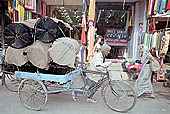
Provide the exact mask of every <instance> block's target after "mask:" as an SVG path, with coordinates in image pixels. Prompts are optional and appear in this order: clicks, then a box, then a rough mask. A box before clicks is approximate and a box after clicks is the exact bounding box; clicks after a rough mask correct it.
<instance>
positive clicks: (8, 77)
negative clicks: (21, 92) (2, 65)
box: [2, 72, 21, 92]
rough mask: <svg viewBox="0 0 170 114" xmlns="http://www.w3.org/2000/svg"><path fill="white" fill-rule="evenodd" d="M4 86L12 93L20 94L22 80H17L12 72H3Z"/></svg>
mask: <svg viewBox="0 0 170 114" xmlns="http://www.w3.org/2000/svg"><path fill="white" fill-rule="evenodd" d="M2 77H3V84H4V85H5V87H6V88H7V89H8V90H9V91H12V92H18V86H19V83H20V82H21V79H15V78H14V73H12V72H3V76H2Z"/></svg>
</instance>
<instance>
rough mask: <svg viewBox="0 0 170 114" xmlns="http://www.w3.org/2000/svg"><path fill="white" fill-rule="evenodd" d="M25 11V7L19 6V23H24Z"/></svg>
mask: <svg viewBox="0 0 170 114" xmlns="http://www.w3.org/2000/svg"><path fill="white" fill-rule="evenodd" d="M24 12H25V9H24V7H23V6H21V5H19V21H24Z"/></svg>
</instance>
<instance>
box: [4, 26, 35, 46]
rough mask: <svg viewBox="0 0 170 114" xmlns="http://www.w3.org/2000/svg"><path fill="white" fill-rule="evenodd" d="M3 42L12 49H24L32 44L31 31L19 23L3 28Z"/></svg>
mask: <svg viewBox="0 0 170 114" xmlns="http://www.w3.org/2000/svg"><path fill="white" fill-rule="evenodd" d="M4 34H5V42H6V43H7V44H8V45H9V46H11V47H13V48H17V49H19V48H24V47H26V46H28V45H31V44H32V43H33V42H34V39H33V37H32V33H31V30H30V28H29V27H28V26H26V25H24V24H21V23H12V24H9V25H8V26H7V27H6V28H5V32H4Z"/></svg>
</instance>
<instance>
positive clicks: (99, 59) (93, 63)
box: [72, 43, 111, 103]
mask: <svg viewBox="0 0 170 114" xmlns="http://www.w3.org/2000/svg"><path fill="white" fill-rule="evenodd" d="M110 49H111V47H110V46H109V45H107V44H106V43H105V44H103V45H102V47H101V51H100V52H96V53H95V54H94V57H93V58H92V59H91V60H90V61H89V65H88V67H87V69H88V70H92V71H97V70H100V71H103V70H104V69H103V68H102V67H97V66H104V67H106V66H108V65H110V64H111V62H105V57H106V56H107V55H108V54H109V53H110ZM83 75H84V76H85V79H86V84H85V87H84V88H87V87H88V88H92V87H93V86H95V84H96V82H97V81H98V80H99V79H101V77H100V76H97V75H96V74H92V73H89V74H86V73H85V72H83ZM95 92H96V88H94V89H92V90H91V91H90V94H89V96H88V98H87V101H89V102H93V103H96V102H97V101H96V100H93V99H92V97H93V95H94V94H95ZM77 93H78V92H77V91H73V93H72V94H73V100H76V95H77Z"/></svg>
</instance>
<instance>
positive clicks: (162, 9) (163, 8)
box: [159, 0, 167, 13]
mask: <svg viewBox="0 0 170 114" xmlns="http://www.w3.org/2000/svg"><path fill="white" fill-rule="evenodd" d="M166 4H167V0H162V2H161V7H160V10H159V13H163V12H165V8H166Z"/></svg>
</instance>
